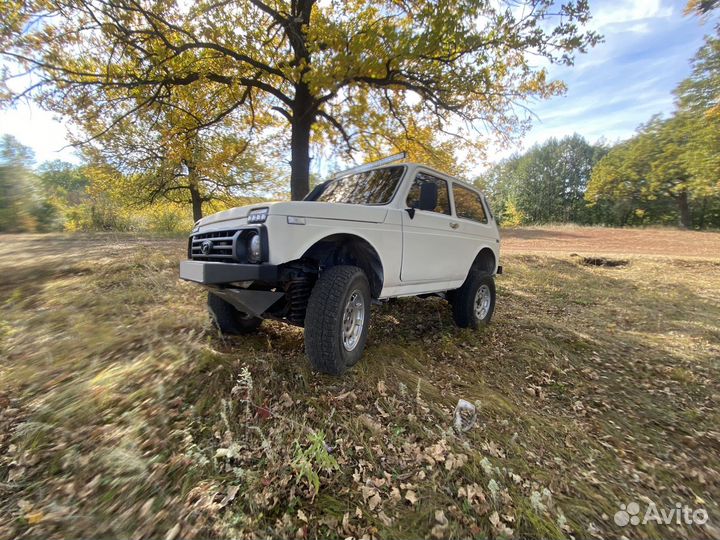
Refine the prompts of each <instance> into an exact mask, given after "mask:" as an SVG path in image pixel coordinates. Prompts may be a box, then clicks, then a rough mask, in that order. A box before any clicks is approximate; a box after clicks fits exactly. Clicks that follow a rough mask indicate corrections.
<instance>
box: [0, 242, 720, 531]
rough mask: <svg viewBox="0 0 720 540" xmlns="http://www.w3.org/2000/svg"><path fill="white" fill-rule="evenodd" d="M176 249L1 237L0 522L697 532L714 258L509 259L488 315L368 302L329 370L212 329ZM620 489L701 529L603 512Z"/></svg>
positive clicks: (297, 353)
mask: <svg viewBox="0 0 720 540" xmlns="http://www.w3.org/2000/svg"><path fill="white" fill-rule="evenodd" d="M646 234H649V235H652V234H655V232H654V231H648V232H647V233H646ZM719 236H720V235H719ZM183 246H184V243H183V241H182V240H153V239H142V240H138V239H132V238H129V237H123V236H118V237H112V236H102V235H101V236H95V237H79V236H78V237H60V236H47V237H43V236H32V237H30V236H16V237H7V236H6V237H2V238H0V271H1V272H2V276H3V279H2V282H0V305H1V306H2V308H1V309H2V316H1V318H0V357H1V358H2V361H1V363H0V500H1V501H2V502H1V503H0V538H6V537H7V538H11V537H18V538H61V537H63V538H67V537H111V536H112V537H120V538H158V537H159V538H162V537H166V536H168V537H172V536H177V537H288V536H292V537H295V536H298V537H317V536H322V537H346V536H355V537H362V536H363V535H369V536H377V537H382V538H404V537H430V536H436V537H450V536H452V537H478V538H479V537H487V536H491V537H498V536H502V535H503V534H505V535H509V534H512V535H513V536H515V537H522V538H526V537H533V538H535V537H537V538H540V537H542V538H545V537H557V538H561V537H569V536H571V535H572V536H575V537H581V538H587V537H592V536H594V535H599V536H603V537H608V536H610V537H617V536H620V535H623V534H624V535H625V536H627V537H631V538H632V537H637V538H647V537H658V536H663V537H678V538H695V537H707V536H711V537H713V536H714V537H717V536H718V529H717V524H718V519H719V518H720V512H719V510H718V503H719V502H720V472H719V471H720V430H718V425H720V413H719V412H718V410H719V409H718V404H719V402H720V388H719V385H718V368H719V366H718V360H719V358H720V261H718V260H712V259H708V260H681V259H676V258H650V257H639V256H632V255H630V256H624V257H623V258H625V259H628V261H629V264H627V265H624V266H619V267H614V268H611V267H603V266H587V265H584V264H582V258H580V257H571V256H569V255H567V254H559V255H558V254H556V255H552V256H548V255H542V254H518V253H512V254H511V255H509V256H506V257H505V258H504V260H503V264H504V266H505V270H506V273H505V275H503V276H502V277H500V278H499V279H498V290H499V297H498V307H497V312H496V316H495V319H494V323H493V325H491V326H490V327H489V328H487V329H485V330H483V331H479V332H470V331H465V330H459V329H457V328H455V327H454V326H453V324H452V322H451V318H450V314H449V310H448V308H447V306H446V304H445V303H444V302H443V301H440V300H416V299H407V300H401V301H398V302H396V303H392V304H388V305H384V306H381V307H378V308H376V309H375V311H374V314H373V327H372V329H371V334H370V340H369V344H368V349H367V352H366V354H365V358H364V359H363V361H362V362H361V363H360V364H359V365H358V366H357V367H356V368H355V369H353V370H352V371H351V372H350V373H348V374H347V375H346V376H344V377H342V378H331V377H325V376H318V375H315V374H313V373H312V372H311V371H310V370H309V368H308V365H307V362H306V360H305V359H304V357H303V343H302V332H301V331H300V330H298V329H293V328H289V327H286V326H283V325H281V324H277V323H267V322H266V323H265V324H264V325H263V327H262V330H261V332H260V333H258V334H257V335H255V336H251V337H247V338H233V339H223V338H221V337H219V336H218V335H217V333H216V332H215V331H214V329H213V328H212V327H211V326H210V324H209V323H208V320H207V316H206V314H205V307H204V296H203V292H202V290H201V289H200V288H198V287H195V286H192V285H190V284H186V283H184V282H181V281H179V280H178V279H177V262H178V260H179V259H180V258H181V257H182V256H183V251H184V247H183ZM511 251H512V250H511ZM579 251H582V253H583V254H586V255H595V254H597V253H593V252H586V251H583V250H579ZM598 253H599V252H598ZM244 368H247V370H246V371H245V370H244ZM459 398H464V399H467V400H469V401H477V402H478V405H479V408H478V413H479V418H478V425H477V426H476V427H475V428H474V429H472V430H471V431H469V432H468V433H466V434H465V435H462V436H457V435H455V434H454V433H453V432H452V430H451V429H450V426H451V423H452V411H453V408H454V406H455V403H456V402H457V400H458V399H459ZM218 450H220V452H218ZM313 478H316V479H317V480H318V481H319V491H318V492H317V494H315V491H314V489H313V487H312V482H313ZM545 490H547V491H545ZM643 500H645V501H647V500H652V501H654V502H655V503H657V504H658V506H664V507H667V508H672V507H673V506H674V504H675V503H676V502H680V503H683V504H688V505H689V506H692V507H704V508H705V509H706V510H707V511H708V513H709V515H710V522H709V523H710V526H709V527H707V526H706V527H698V526H686V525H677V524H674V525H671V526H662V527H659V526H654V525H646V526H637V527H625V528H623V529H621V528H619V527H617V526H616V525H615V524H614V522H613V518H612V516H613V514H614V513H615V512H616V511H617V510H618V507H619V504H620V503H627V502H630V501H638V502H642V501H643Z"/></svg>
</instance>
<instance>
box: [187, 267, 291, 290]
mask: <svg viewBox="0 0 720 540" xmlns="http://www.w3.org/2000/svg"><path fill="white" fill-rule="evenodd" d="M180 278H181V279H184V280H187V281H194V282H195V283H202V284H204V285H219V284H222V283H233V282H235V281H263V282H265V283H275V282H277V280H278V267H277V266H275V265H274V264H239V263H222V262H206V261H181V262H180Z"/></svg>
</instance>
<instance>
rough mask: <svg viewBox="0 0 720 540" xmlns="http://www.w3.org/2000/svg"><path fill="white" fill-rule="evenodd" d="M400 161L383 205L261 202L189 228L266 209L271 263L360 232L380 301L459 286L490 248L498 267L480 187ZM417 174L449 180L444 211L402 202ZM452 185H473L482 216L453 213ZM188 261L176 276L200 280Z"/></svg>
mask: <svg viewBox="0 0 720 540" xmlns="http://www.w3.org/2000/svg"><path fill="white" fill-rule="evenodd" d="M402 166H403V167H404V168H405V170H404V173H403V175H402V178H401V180H400V182H399V183H398V185H397V188H396V191H395V194H394V196H393V197H392V199H391V200H390V201H389V202H388V203H387V204H383V205H362V204H343V203H327V202H315V201H295V202H275V203H259V204H254V205H248V206H243V207H239V208H231V209H229V210H226V211H223V212H219V213H217V214H213V215H211V216H207V217H205V218H203V219H201V220H200V221H199V222H198V223H197V224H196V227H195V228H194V229H193V235H199V234H205V233H215V232H219V231H228V230H234V229H242V228H243V227H246V226H248V225H249V224H248V214H249V213H250V212H251V211H253V210H258V209H263V208H267V209H268V210H267V218H266V220H265V221H264V223H263V225H264V227H265V229H266V231H267V252H268V257H267V260H266V261H264V263H265V264H268V265H271V266H276V267H282V266H283V265H285V264H288V263H291V262H293V261H298V260H299V259H301V258H302V257H303V256H304V255H305V254H306V253H308V251H309V250H310V249H311V248H312V247H313V246H314V245H317V244H318V243H319V242H321V241H323V239H326V238H328V237H335V236H336V235H342V237H343V238H347V236H348V235H349V236H354V237H358V238H359V239H362V240H364V241H365V242H367V244H369V245H370V246H372V248H373V249H374V251H375V252H376V253H377V256H378V258H379V261H380V265H381V275H382V286H381V289H380V291H379V294H376V295H375V296H376V299H380V300H382V299H387V298H392V297H400V296H411V295H419V294H428V293H441V292H443V291H449V290H453V289H457V288H459V287H460V286H461V285H462V284H463V282H464V281H465V279H466V277H467V276H468V272H469V271H470V269H471V267H472V265H473V263H474V261H476V259H477V258H478V255H479V254H480V253H481V252H483V253H484V254H485V255H486V259H487V260H488V261H490V253H491V254H492V262H491V263H488V264H489V266H488V267H487V268H486V270H487V272H488V273H490V274H492V275H494V274H496V273H499V272H498V269H499V266H498V262H499V260H500V234H499V232H498V227H497V224H496V222H495V219H494V218H493V215H492V212H491V211H490V208H489V206H488V204H487V201H486V199H485V197H484V196H483V195H482V193H481V192H480V191H479V190H477V188H475V187H474V186H472V185H469V184H467V183H465V182H462V181H461V180H458V179H457V178H453V177H451V176H448V175H446V174H443V173H441V172H439V171H436V170H433V169H431V168H429V167H427V166H424V165H420V164H416V163H405V164H402ZM418 174H425V175H430V176H432V177H434V178H436V179H439V180H442V181H445V182H447V193H448V198H449V206H450V209H451V213H450V215H446V214H443V213H438V212H434V211H428V210H415V211H414V216H411V212H409V211H408V204H407V202H406V201H407V198H408V193H409V191H410V189H411V186H412V185H413V182H414V181H415V178H416V177H417V175H418ZM458 188H464V189H466V190H471V191H472V192H474V194H476V195H477V196H478V197H480V198H481V200H482V202H483V205H484V208H485V215H486V222H484V223H483V222H480V221H476V220H473V219H467V218H465V217H459V216H458V215H457V212H456V206H455V192H458V193H459V191H458ZM192 262H193V261H186V262H184V263H183V265H181V277H182V278H184V279H189V280H192V281H198V282H202V279H198V271H199V267H197V265H195V266H194V265H193V264H192ZM203 264H204V265H208V264H213V262H212V261H211V262H205V263H203ZM214 264H225V263H221V262H215V263H214ZM500 271H501V269H500Z"/></svg>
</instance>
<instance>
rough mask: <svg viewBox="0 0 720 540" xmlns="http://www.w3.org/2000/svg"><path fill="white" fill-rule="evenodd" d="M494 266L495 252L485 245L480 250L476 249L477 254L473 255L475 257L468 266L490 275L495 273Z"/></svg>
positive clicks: (495, 262) (495, 264)
mask: <svg viewBox="0 0 720 540" xmlns="http://www.w3.org/2000/svg"><path fill="white" fill-rule="evenodd" d="M496 268H497V257H496V255H495V252H494V251H493V250H492V249H490V248H489V247H487V246H484V247H483V248H482V249H480V251H478V254H477V255H476V256H475V259H474V260H473V263H472V265H471V266H470V269H471V270H473V269H478V270H482V271H483V272H486V273H488V274H490V275H493V274H494V273H495V269H496Z"/></svg>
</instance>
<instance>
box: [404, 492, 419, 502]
mask: <svg viewBox="0 0 720 540" xmlns="http://www.w3.org/2000/svg"><path fill="white" fill-rule="evenodd" d="M405 500H406V501H408V502H409V503H410V504H415V503H416V502H417V501H418V498H417V495H416V494H415V492H414V491H412V490H411V489H408V490H407V491H406V492H405Z"/></svg>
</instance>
